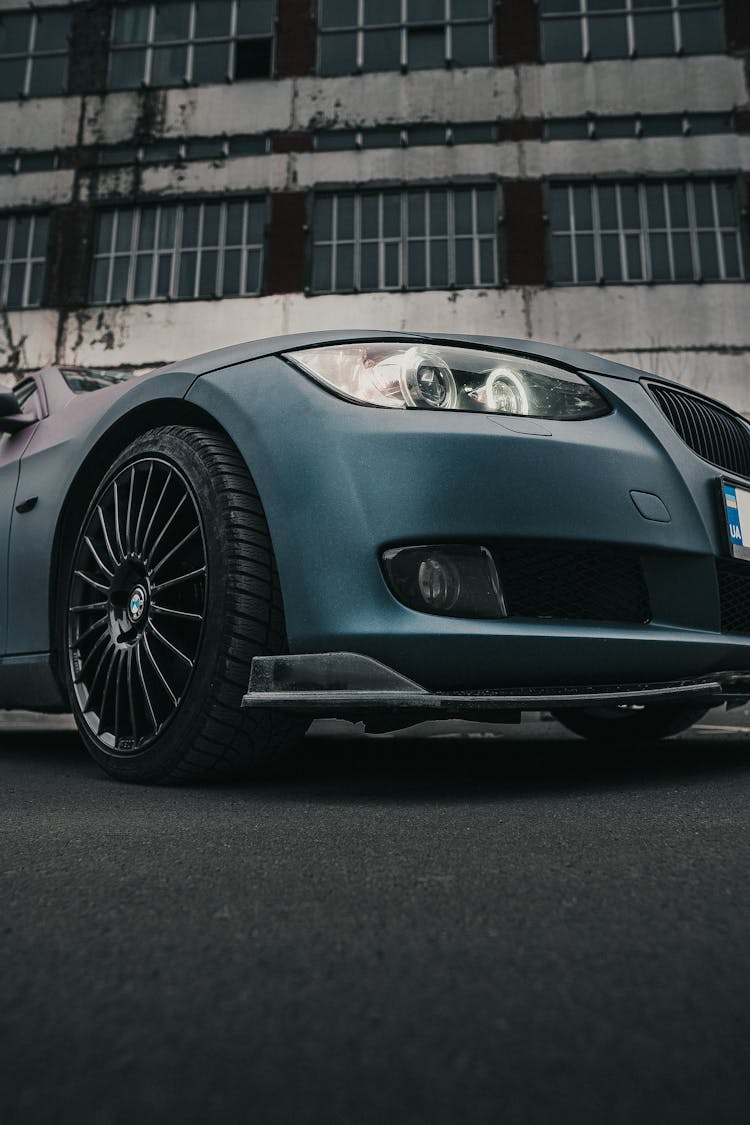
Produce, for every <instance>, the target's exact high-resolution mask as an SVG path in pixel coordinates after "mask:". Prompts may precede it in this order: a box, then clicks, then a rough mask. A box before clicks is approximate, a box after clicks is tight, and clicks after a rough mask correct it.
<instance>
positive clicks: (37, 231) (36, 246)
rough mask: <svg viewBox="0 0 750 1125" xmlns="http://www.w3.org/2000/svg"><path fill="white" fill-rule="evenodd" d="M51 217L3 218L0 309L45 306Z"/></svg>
mask: <svg viewBox="0 0 750 1125" xmlns="http://www.w3.org/2000/svg"><path fill="white" fill-rule="evenodd" d="M48 237H49V215H46V214H31V213H26V214H23V213H19V214H12V215H8V214H5V215H0V308H7V309H29V308H35V307H36V306H37V305H40V304H41V303H42V288H43V285H44V272H45V263H46V259H47V241H48Z"/></svg>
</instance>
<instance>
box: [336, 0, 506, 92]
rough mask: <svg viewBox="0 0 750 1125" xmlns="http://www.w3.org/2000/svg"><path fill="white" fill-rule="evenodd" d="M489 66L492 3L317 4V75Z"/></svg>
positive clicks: (357, 0) (389, 0) (358, 0)
mask: <svg viewBox="0 0 750 1125" xmlns="http://www.w3.org/2000/svg"><path fill="white" fill-rule="evenodd" d="M494 62H495V48H494V28H493V19H492V5H491V0H319V8H318V72H319V73H320V74H352V73H356V72H357V71H375V70H399V69H407V68H408V69H409V70H420V69H425V68H428V67H442V66H445V65H446V64H451V65H454V66H489V65H490V64H493V63H494Z"/></svg>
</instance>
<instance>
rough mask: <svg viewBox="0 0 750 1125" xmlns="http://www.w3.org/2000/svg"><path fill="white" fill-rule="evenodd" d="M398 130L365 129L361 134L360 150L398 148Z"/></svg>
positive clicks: (399, 139)
mask: <svg viewBox="0 0 750 1125" xmlns="http://www.w3.org/2000/svg"><path fill="white" fill-rule="evenodd" d="M400 145H401V130H400V129H367V130H366V131H365V132H364V133H363V134H362V148H399V146H400Z"/></svg>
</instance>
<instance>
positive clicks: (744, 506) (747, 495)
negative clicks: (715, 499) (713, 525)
mask: <svg viewBox="0 0 750 1125" xmlns="http://www.w3.org/2000/svg"><path fill="white" fill-rule="evenodd" d="M723 492H724V511H725V512H726V516H727V529H728V531H729V543H730V545H731V548H732V554H733V555H734V557H735V558H736V559H750V489H747V488H740V486H739V485H737V484H728V483H727V481H724V482H723Z"/></svg>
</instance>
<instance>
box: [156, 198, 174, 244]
mask: <svg viewBox="0 0 750 1125" xmlns="http://www.w3.org/2000/svg"><path fill="white" fill-rule="evenodd" d="M176 219H177V209H176V208H175V207H162V209H161V213H160V215H159V246H160V247H161V248H162V249H163V250H166V249H170V250H171V249H172V247H173V246H174V244H175V226H176Z"/></svg>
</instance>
